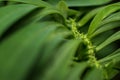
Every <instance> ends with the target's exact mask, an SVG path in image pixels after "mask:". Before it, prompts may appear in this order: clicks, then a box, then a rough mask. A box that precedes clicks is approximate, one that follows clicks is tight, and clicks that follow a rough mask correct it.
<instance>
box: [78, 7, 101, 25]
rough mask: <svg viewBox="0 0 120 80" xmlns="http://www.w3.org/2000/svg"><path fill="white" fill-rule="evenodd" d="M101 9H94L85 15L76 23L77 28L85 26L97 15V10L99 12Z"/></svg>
mask: <svg viewBox="0 0 120 80" xmlns="http://www.w3.org/2000/svg"><path fill="white" fill-rule="evenodd" d="M101 9H102V8H101V7H100V8H96V9H94V10H92V11H90V12H89V13H88V14H86V15H85V16H84V17H83V18H82V19H81V20H80V21H79V22H78V26H79V27H82V26H84V25H85V24H86V23H87V22H88V21H89V20H90V19H91V18H93V17H94V16H95V15H96V14H97V12H98V11H99V10H101Z"/></svg>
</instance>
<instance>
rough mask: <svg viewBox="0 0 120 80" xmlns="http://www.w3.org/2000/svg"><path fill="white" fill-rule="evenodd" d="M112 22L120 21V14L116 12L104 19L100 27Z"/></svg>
mask: <svg viewBox="0 0 120 80" xmlns="http://www.w3.org/2000/svg"><path fill="white" fill-rule="evenodd" d="M114 21H120V12H116V13H113V14H111V15H110V16H108V17H107V18H105V19H104V20H103V21H102V23H101V25H104V24H106V23H110V22H114Z"/></svg>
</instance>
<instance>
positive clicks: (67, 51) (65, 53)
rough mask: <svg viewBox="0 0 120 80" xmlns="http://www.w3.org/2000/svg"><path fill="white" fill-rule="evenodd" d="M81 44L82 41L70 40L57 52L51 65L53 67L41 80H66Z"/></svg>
mask: <svg viewBox="0 0 120 80" xmlns="http://www.w3.org/2000/svg"><path fill="white" fill-rule="evenodd" d="M79 42H80V41H75V40H70V41H67V42H66V43H65V44H63V45H62V46H61V48H59V50H58V51H57V55H56V56H55V57H53V59H54V60H53V62H52V64H51V65H52V66H53V67H49V68H48V69H47V70H46V72H45V75H44V76H42V77H43V78H42V79H41V80H64V78H65V75H67V73H68V71H69V66H70V64H71V63H72V59H73V56H74V54H75V52H76V49H77V47H78V45H79ZM56 73H57V74H56Z"/></svg>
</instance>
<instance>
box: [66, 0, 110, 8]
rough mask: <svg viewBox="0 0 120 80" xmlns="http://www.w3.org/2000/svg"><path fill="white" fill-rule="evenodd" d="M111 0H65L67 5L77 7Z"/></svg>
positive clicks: (100, 3)
mask: <svg viewBox="0 0 120 80" xmlns="http://www.w3.org/2000/svg"><path fill="white" fill-rule="evenodd" d="M110 1H111V0H97V1H96V0H66V3H67V4H68V6H71V7H76V6H77V7H78V6H96V5H102V4H106V3H108V2H110Z"/></svg>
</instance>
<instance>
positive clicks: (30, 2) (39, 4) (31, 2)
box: [9, 0, 51, 7]
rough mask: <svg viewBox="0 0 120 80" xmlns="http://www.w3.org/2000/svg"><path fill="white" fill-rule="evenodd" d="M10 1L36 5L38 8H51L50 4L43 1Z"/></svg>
mask: <svg viewBox="0 0 120 80" xmlns="http://www.w3.org/2000/svg"><path fill="white" fill-rule="evenodd" d="M9 1H12V2H22V3H27V4H32V5H36V6H38V7H51V5H50V4H48V3H46V2H44V1H42V0H9Z"/></svg>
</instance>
